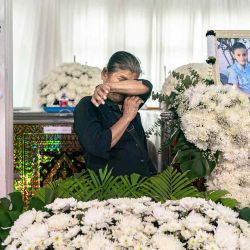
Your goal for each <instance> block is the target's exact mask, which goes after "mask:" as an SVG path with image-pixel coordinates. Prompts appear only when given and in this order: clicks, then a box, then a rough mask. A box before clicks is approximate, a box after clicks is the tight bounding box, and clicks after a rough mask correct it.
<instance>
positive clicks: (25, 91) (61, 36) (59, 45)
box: [13, 0, 250, 107]
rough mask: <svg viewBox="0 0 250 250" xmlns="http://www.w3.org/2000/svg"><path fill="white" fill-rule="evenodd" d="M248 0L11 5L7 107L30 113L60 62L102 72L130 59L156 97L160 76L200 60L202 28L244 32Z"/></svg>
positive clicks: (43, 0)
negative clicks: (122, 57)
mask: <svg viewBox="0 0 250 250" xmlns="http://www.w3.org/2000/svg"><path fill="white" fill-rule="evenodd" d="M249 9H250V1H249V0H209V1H207V0H178V1H177V0H95V1H93V0H36V1H34V0H13V32H14V35H13V40H14V41H13V43H14V45H13V47H14V53H13V54H14V106H15V107H31V106H33V107H35V106H36V105H37V99H38V98H37V92H38V84H39V81H40V80H41V79H42V78H43V77H44V76H45V75H46V74H47V73H48V71H49V70H51V69H53V68H54V67H55V66H56V65H59V64H60V63H62V62H72V61H73V58H74V56H76V61H78V62H80V63H83V64H85V63H86V64H88V65H92V66H98V67H100V68H102V67H104V66H105V64H106V63H107V60H108V58H109V57H110V55H111V54H112V53H113V52H115V51H117V50H127V51H129V52H131V53H134V54H135V55H136V56H137V57H138V58H139V59H140V60H141V63H142V68H143V72H144V74H143V75H142V77H144V78H148V79H149V80H151V81H152V83H153V84H154V90H155V91H158V90H160V88H161V85H162V83H163V81H164V66H165V68H166V72H168V71H169V70H172V69H174V68H176V67H178V66H180V65H183V64H186V63H189V62H204V61H205V59H206V51H207V50H206V37H205V34H206V31H207V30H208V29H215V30H216V29H221V30H228V29H236V30H237V29H241V30H250V22H249V15H248V14H249Z"/></svg>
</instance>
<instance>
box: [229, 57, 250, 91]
mask: <svg viewBox="0 0 250 250" xmlns="http://www.w3.org/2000/svg"><path fill="white" fill-rule="evenodd" d="M228 73H229V74H228V83H231V84H234V85H237V86H238V87H239V89H240V90H242V91H244V92H246V93H248V94H250V64H249V63H247V64H246V66H245V67H243V66H241V65H240V64H239V63H238V62H236V63H234V64H233V65H232V66H231V67H230V68H229V69H228Z"/></svg>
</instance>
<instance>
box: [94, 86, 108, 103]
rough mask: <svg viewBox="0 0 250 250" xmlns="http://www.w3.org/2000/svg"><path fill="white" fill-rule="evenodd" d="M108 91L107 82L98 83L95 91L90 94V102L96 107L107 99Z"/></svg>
mask: <svg viewBox="0 0 250 250" xmlns="http://www.w3.org/2000/svg"><path fill="white" fill-rule="evenodd" d="M109 92H110V87H109V85H108V84H100V85H97V86H96V88H95V92H94V94H93V95H92V98H91V102H92V103H93V104H94V105H95V106H96V107H98V106H99V105H100V104H104V103H105V100H106V99H107V95H108V93H109Z"/></svg>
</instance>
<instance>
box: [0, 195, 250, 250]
mask: <svg viewBox="0 0 250 250" xmlns="http://www.w3.org/2000/svg"><path fill="white" fill-rule="evenodd" d="M47 209H48V212H41V211H35V210H30V211H27V212H25V213H23V214H22V215H21V216H20V217H19V219H18V220H16V222H15V224H14V226H13V227H12V228H11V230H10V234H9V236H8V237H7V238H6V240H5V241H4V245H5V246H6V249H7V250H10V249H60V250H61V249H84V250H112V249H116V250H119V249H120V250H122V249H123V250H125V249H127V250H129V249H130V250H133V249H137V250H142V249H143V250H149V249H150V250H157V249H159V250H179V249H180V250H182V249H207V250H212V249H213V250H216V249H224V250H236V249H242V250H247V249H249V245H250V225H249V224H248V223H247V222H246V221H243V220H241V219H239V218H238V214H237V213H236V212H234V211H233V210H231V209H230V208H227V207H224V206H222V205H220V204H215V203H214V202H212V201H206V200H204V199H201V198H183V199H181V200H177V201H167V202H165V203H163V204H161V203H155V202H152V201H151V200H150V198H146V197H144V198H140V199H130V198H120V199H109V200H106V201H97V200H93V201H89V202H81V201H80V202H77V201H76V200H74V199H73V198H69V199H56V200H55V201H54V203H52V204H50V205H47Z"/></svg>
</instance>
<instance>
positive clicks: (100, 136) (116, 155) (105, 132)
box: [74, 79, 152, 176]
mask: <svg viewBox="0 0 250 250" xmlns="http://www.w3.org/2000/svg"><path fill="white" fill-rule="evenodd" d="M140 81H142V82H143V84H145V85H146V86H148V87H149V88H150V92H149V93H147V94H144V95H140V98H141V99H143V101H144V102H145V101H146V100H147V99H148V97H149V96H150V93H151V90H152V84H151V83H150V82H149V81H147V80H142V79H140ZM121 115H122V112H121V111H120V109H119V106H118V105H117V104H115V103H114V102H112V101H111V100H109V99H107V100H106V102H105V104H104V105H100V106H99V107H95V106H94V105H93V104H92V102H91V96H86V97H84V98H82V99H81V101H80V102H79V103H78V104H77V106H76V108H75V111H74V129H75V132H76V134H77V135H78V138H79V142H80V144H81V147H82V149H83V151H84V156H85V160H86V165H87V168H90V169H93V170H94V171H95V172H98V170H99V169H100V168H104V167H105V166H107V165H108V168H109V169H110V168H112V169H113V171H112V174H113V175H115V176H117V175H125V174H127V175H130V174H132V173H138V174H140V175H142V176H150V175H151V171H150V169H151V168H152V162H151V161H150V160H149V158H148V157H147V158H148V160H147V161H146V162H145V160H144V159H145V156H143V153H142V152H141V150H140V148H139V146H138V145H137V143H136V142H135V140H134V139H133V137H132V136H131V135H130V134H129V133H128V131H127V130H126V131H125V132H124V134H123V135H122V137H121V138H120V140H119V141H118V142H117V144H116V145H115V146H114V147H112V148H111V140H112V132H111V127H112V126H113V125H114V124H115V123H116V122H117V121H118V119H119V116H121ZM132 125H133V126H134V128H135V130H136V132H137V137H138V138H139V139H140V141H141V142H142V145H143V146H144V147H145V150H146V152H147V144H146V137H145V133H144V130H143V127H142V123H141V118H140V114H139V113H137V115H136V117H135V118H134V120H133V121H132V122H131V123H130V125H129V126H132Z"/></svg>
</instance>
